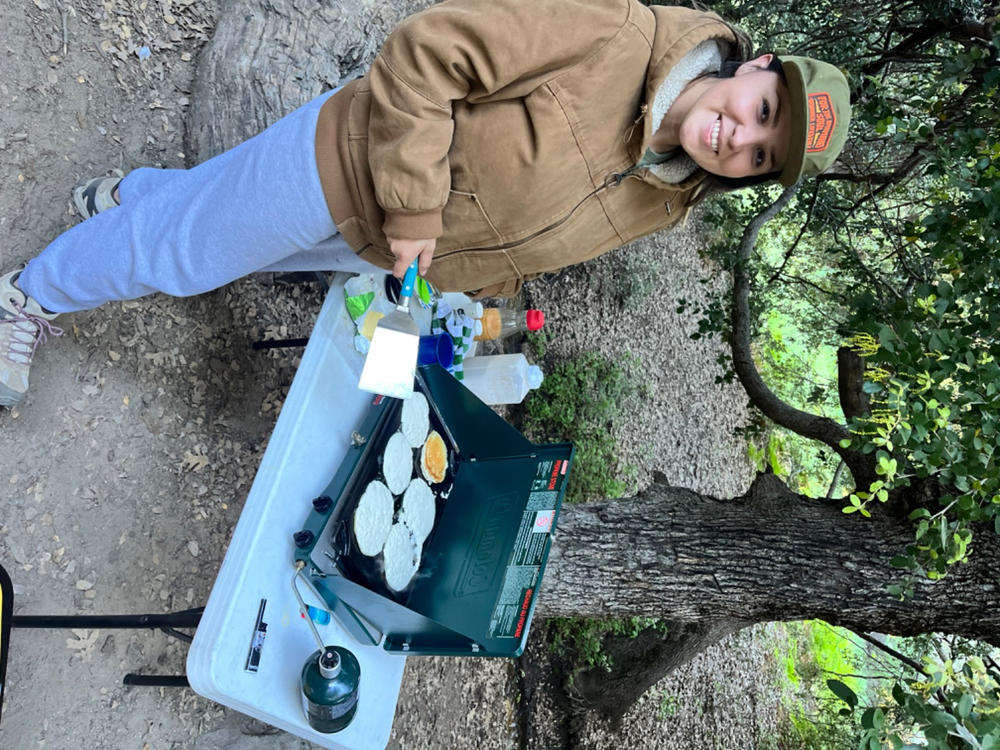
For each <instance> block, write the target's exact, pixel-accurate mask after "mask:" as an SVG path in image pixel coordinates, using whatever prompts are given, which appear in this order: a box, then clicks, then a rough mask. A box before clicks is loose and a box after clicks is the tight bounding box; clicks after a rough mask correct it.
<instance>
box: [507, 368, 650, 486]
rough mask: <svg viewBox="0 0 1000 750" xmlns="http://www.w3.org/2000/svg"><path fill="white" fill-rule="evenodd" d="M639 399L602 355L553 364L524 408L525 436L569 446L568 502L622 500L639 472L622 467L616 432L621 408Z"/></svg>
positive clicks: (622, 372) (631, 385)
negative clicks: (572, 454) (571, 455)
mask: <svg viewBox="0 0 1000 750" xmlns="http://www.w3.org/2000/svg"><path fill="white" fill-rule="evenodd" d="M637 393H638V387H637V386H636V385H635V384H634V383H633V382H632V381H631V380H630V379H629V376H628V374H627V373H626V372H625V370H624V369H623V368H622V367H621V366H620V365H618V364H617V363H615V362H613V361H612V360H610V359H609V358H607V357H606V356H604V355H603V354H600V353H598V352H586V353H584V354H581V355H580V356H578V357H576V358H573V359H569V360H565V361H560V362H556V363H554V365H552V366H551V367H550V369H549V370H548V372H546V375H545V379H544V380H543V381H542V385H541V386H540V387H539V388H537V389H536V390H534V391H532V392H530V393H529V394H528V397H527V398H526V399H525V402H524V423H523V427H524V431H525V433H526V434H527V435H528V436H529V437H532V438H533V439H543V440H561V441H570V442H572V443H574V444H575V446H576V457H575V459H574V463H573V470H572V473H571V474H570V481H569V487H568V488H567V490H566V500H567V501H568V502H579V501H583V500H586V499H591V498H612V497H621V496H622V495H623V494H624V492H625V482H624V481H622V479H620V478H619V477H620V476H622V475H624V476H626V477H628V476H629V475H630V474H632V473H634V472H635V468H634V467H631V466H625V467H619V466H618V460H617V458H616V454H617V448H618V446H617V444H616V442H615V439H614V435H613V432H614V430H613V427H614V425H616V424H617V423H618V420H619V419H620V418H621V413H622V411H621V405H622V404H623V403H625V402H626V401H627V400H628V399H630V398H632V397H634V396H635V395H636V394H637Z"/></svg>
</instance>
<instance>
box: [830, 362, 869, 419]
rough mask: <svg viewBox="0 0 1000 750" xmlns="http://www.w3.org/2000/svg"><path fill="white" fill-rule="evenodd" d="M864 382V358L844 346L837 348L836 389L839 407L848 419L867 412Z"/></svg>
mask: <svg viewBox="0 0 1000 750" xmlns="http://www.w3.org/2000/svg"><path fill="white" fill-rule="evenodd" d="M864 382H865V361H864V359H863V358H862V357H861V356H859V355H858V354H857V353H855V352H853V351H851V350H850V349H848V348H847V347H846V346H842V347H840V348H839V349H837V391H838V395H839V396H840V409H841V411H843V412H844V416H845V417H846V418H847V419H848V421H850V420H851V419H856V418H858V417H863V416H865V415H866V414H868V411H869V408H870V406H869V403H868V395H867V394H866V393H865V392H864V390H863V386H864Z"/></svg>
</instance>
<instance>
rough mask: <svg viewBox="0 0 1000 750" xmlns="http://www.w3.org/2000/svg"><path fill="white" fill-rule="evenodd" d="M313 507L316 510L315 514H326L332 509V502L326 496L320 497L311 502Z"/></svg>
mask: <svg viewBox="0 0 1000 750" xmlns="http://www.w3.org/2000/svg"><path fill="white" fill-rule="evenodd" d="M313 507H314V508H315V509H316V512H317V513H326V512H327V511H328V510H330V508H332V507H333V500H331V499H330V498H329V497H327V496H326V495H320V496H319V497H317V498H316V499H315V500H313Z"/></svg>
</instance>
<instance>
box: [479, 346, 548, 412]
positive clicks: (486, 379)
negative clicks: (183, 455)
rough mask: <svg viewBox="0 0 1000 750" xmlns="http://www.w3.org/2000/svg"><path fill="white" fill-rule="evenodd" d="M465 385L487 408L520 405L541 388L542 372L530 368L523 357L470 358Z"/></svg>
mask: <svg viewBox="0 0 1000 750" xmlns="http://www.w3.org/2000/svg"><path fill="white" fill-rule="evenodd" d="M464 371H465V378H464V379H463V380H462V383H463V384H464V385H465V387H466V388H468V389H469V390H470V391H472V392H473V393H474V394H476V396H477V397H478V398H479V400H480V401H482V402H483V403H484V404H489V405H490V406H495V405H497V404H519V403H521V402H522V401H523V400H524V397H525V396H527V395H528V391H530V390H531V389H532V388H537V387H538V386H540V385H541V384H542V377H543V376H542V370H541V368H539V367H538V366H537V365H529V364H528V360H527V359H525V357H524V355H523V354H492V355H489V356H486V357H469V358H468V359H466V360H465V362H464Z"/></svg>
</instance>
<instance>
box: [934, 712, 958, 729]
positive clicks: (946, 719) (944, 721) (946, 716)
mask: <svg viewBox="0 0 1000 750" xmlns="http://www.w3.org/2000/svg"><path fill="white" fill-rule="evenodd" d="M928 718H929V719H930V722H931V724H933V725H934V726H937V727H944V728H945V729H952V728H953V727H954V726H955V725H956V724H957V723H958V719H956V718H955V717H954V716H952V715H951V714H950V713H948V712H947V711H931V712H930V716H929V717H928Z"/></svg>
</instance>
